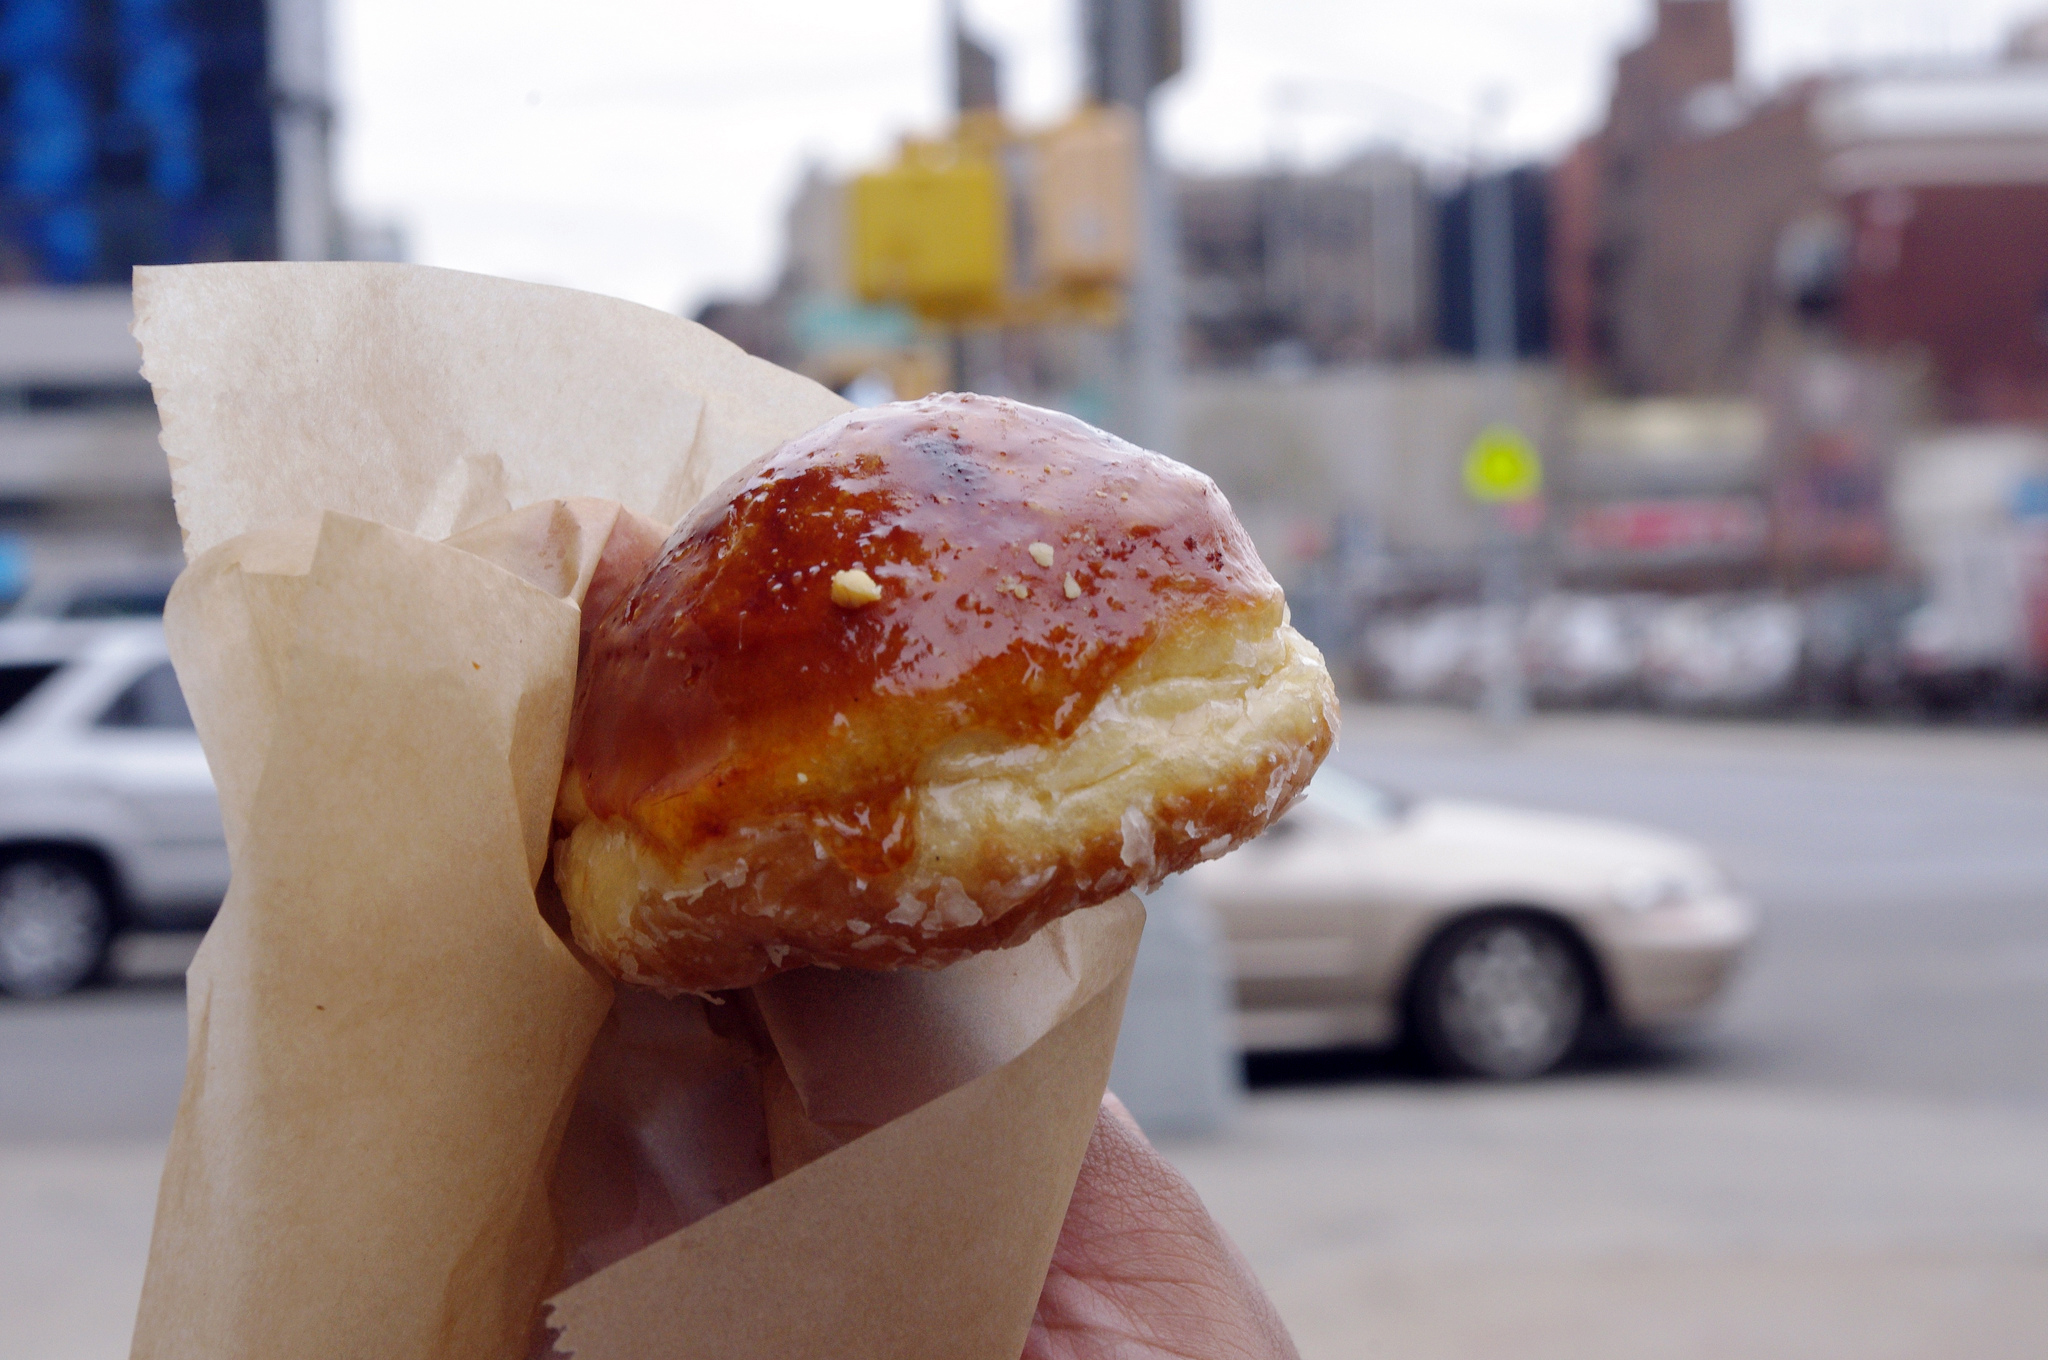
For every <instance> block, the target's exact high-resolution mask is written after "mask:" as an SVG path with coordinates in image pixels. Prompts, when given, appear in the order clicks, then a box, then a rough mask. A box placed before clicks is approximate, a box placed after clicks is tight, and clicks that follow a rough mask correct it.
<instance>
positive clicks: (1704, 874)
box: [1610, 865, 1720, 911]
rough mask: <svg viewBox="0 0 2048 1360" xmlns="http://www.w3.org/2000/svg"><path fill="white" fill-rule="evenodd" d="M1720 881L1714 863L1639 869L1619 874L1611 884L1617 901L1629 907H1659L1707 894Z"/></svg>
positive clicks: (1637, 909)
mask: <svg viewBox="0 0 2048 1360" xmlns="http://www.w3.org/2000/svg"><path fill="white" fill-rule="evenodd" d="M1719 884H1720V875H1719V873H1718V871H1716V870H1715V869H1714V868H1713V867H1712V866H1711V865H1701V866H1698V867H1696V868H1692V869H1689V870H1688V869H1675V868H1671V869H1639V870H1635V871H1633V872H1630V873H1626V874H1623V875H1621V876H1620V877H1618V878H1616V879H1615V880H1614V882H1613V884H1612V886H1611V888H1610V891H1611V892H1612V893H1613V895H1614V900H1615V902H1616V903H1617V904H1619V905H1620V906H1621V907H1623V908H1624V909H1626V910H1628V911H1656V910H1658V909H1660V908H1663V907H1675V906H1679V905H1682V904H1683V903H1686V902H1690V901H1692V900H1693V899H1695V898H1698V897H1704V896H1706V895H1707V894H1709V893H1711V892H1713V891H1714V890H1715V888H1716V887H1718V886H1719Z"/></svg>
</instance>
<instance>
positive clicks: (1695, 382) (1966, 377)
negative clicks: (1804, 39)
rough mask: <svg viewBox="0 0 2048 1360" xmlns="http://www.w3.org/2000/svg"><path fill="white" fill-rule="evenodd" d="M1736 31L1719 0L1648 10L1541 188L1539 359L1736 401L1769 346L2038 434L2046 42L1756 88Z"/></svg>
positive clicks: (2046, 275) (2047, 277)
mask: <svg viewBox="0 0 2048 1360" xmlns="http://www.w3.org/2000/svg"><path fill="white" fill-rule="evenodd" d="M1736 37H1737V34H1736V29H1735V12H1734V10H1733V7H1732V5H1731V2H1730V0H1656V18H1655V25H1654V27H1653V29H1652V32H1651V33H1650V35H1649V37H1648V38H1647V39H1645V40H1644V42H1642V43H1641V44H1640V45H1638V46H1637V47H1635V48H1634V49H1632V50H1630V51H1628V52H1626V53H1624V54H1623V55H1622V57H1621V58H1620V60H1619V62H1618V64H1617V67H1616V72H1615V83H1614V90H1613V95H1612V98H1611V101H1610V104H1609V108H1608V114H1607V120H1606V123H1605V125H1604V126H1603V127H1602V128H1601V129H1600V130H1599V131H1598V132H1597V133H1595V134H1594V135H1593V136H1591V137H1589V138H1587V139H1586V140H1585V141H1583V142H1582V143H1580V144H1579V145H1578V146H1577V147H1576V148H1574V149H1573V151H1572V152H1571V153H1570V154H1569V155H1568V156H1567V157H1566V158H1565V160H1564V161H1563V163H1562V164H1561V165H1560V166H1559V167H1558V169H1557V171H1556V172H1555V173H1554V174H1553V175H1552V177H1551V185H1552V196H1551V241H1552V253H1551V292H1552V298H1553V318H1554V320H1553V324H1554V326H1555V347H1556V349H1557V351H1558V352H1559V354H1560V355H1561V356H1562V357H1563V358H1564V359H1565V360H1566V362H1567V363H1568V364H1569V365H1570V366H1571V367H1572V368H1573V369H1574V370H1575V371H1576V372H1578V373H1579V374H1580V375H1581V376H1582V377H1584V378H1586V379H1589V380H1592V381H1594V382H1595V383H1596V384H1597V385H1599V386H1601V387H1604V388H1606V389H1607V390H1610V391H1612V392H1615V393H1617V394H1619V395H1624V396H1630V395H1715V394H1731V393H1747V392H1753V391H1755V390H1757V384H1758V381H1759V364H1760V361H1761V359H1762V357H1763V355H1764V354H1765V353H1766V352H1767V351H1768V350H1769V349H1770V348H1771V346H1772V342H1773V338H1774V337H1779V338H1784V339H1787V340H1791V341H1795V342H1799V343H1805V344H1807V345H1809V346H1810V345H1811V344H1815V343H1818V344H1822V345H1824V346H1839V347H1842V348H1844V349H1846V350H1847V351H1848V352H1851V353H1856V354H1861V355H1866V356H1871V357H1874V358H1884V359H1903V360H1904V361H1906V362H1907V363H1909V364H1912V365H1917V366H1922V367H1924V368H1925V369H1926V371H1927V373H1928V375H1929V377H1930V379H1931V380H1932V395H1933V397H1934V400H1935V402H1936V404H1937V407H1938V413H1939V414H1940V415H1942V416H1944V417H1946V418H1948V419H1955V420H2010V419H2022V418H2023V419H2042V418H2048V24H2036V25H2032V26H2029V27H2028V28H2025V29H2022V30H2021V32H2020V33H2019V34H2018V35H2017V36H2016V37H2015V39H2014V42H2013V45H2012V47H2011V49H2010V50H2009V52H2008V54H2007V57H2006V59H2005V60H2003V61H2000V62H1993V63H1982V64H1976V65H1971V66H1966V67H1959V66H1956V65H1954V64H1952V63H1951V64H1949V65H1947V66H1946V67H1931V66H1930V67H1926V68H1908V69H1900V70H1888V71H1862V72H1854V71H1852V72H1835V73H1830V74H1826V75H1821V76H1815V77H1812V78H1809V79H1806V80H1803V81H1799V82H1796V83H1793V84H1791V85H1788V86H1787V87H1785V88H1783V89H1780V90H1776V91H1771V92H1759V91H1756V90H1752V89H1748V88H1745V87H1744V86H1743V85H1742V84H1741V83H1740V82H1739V80H1738V79H1737V61H1736ZM1795 347H1796V344H1795Z"/></svg>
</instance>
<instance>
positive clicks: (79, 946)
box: [0, 620, 228, 996]
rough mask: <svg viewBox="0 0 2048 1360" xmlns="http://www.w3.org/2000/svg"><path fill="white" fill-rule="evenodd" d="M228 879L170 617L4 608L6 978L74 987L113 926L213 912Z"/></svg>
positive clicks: (0, 649)
mask: <svg viewBox="0 0 2048 1360" xmlns="http://www.w3.org/2000/svg"><path fill="white" fill-rule="evenodd" d="M227 884H228V852H227V842H226V840H225V838H224V836H223V833H222V830H221V819H220V803H219V800H218V799H217V798H216V797H215V795H214V789H213V778H212V775H211V774H210V773H209V771H208V769H207V765H206V755H205V753H204V752H203V751H201V750H200V747H199V737H198V734H197V733H195V732H194V731H193V730H192V717H191V714H190V713H188V712H187V711H186V708H185V700H184V697H183V695H182V694H181V693H180V692H179V689H178V680H177V676H176V675H174V674H173V673H172V671H171V663H170V660H169V657H168V656H167V655H166V653H165V651H164V638H163V627H162V625H161V623H159V622H157V621H155V620H137V621H133V622H125V621H124V622H117V623H116V622H102V623H78V622H67V621H61V620H49V621H44V620H19V621H14V620H10V621H9V622H7V623H5V624H0V991H5V992H9V993H12V994H15V995H18V996H52V995H55V994H57V993H59V992H64V991H69V990H70V989H71V988H73V987H76V986H78V985H79V984H81V983H83V982H85V981H87V980H89V979H91V978H92V977H93V976H94V975H95V974H97V973H98V972H99V971H100V970H101V969H102V968H103V967H104V965H105V963H106V959H107V952H108V948H109V945H110V943H111V941H112V939H113V937H114V935H115V933H116V932H117V931H123V930H148V929H193V928H197V927H200V926H203V925H205V924H206V922H207V921H208V920H210V919H211V918H212V916H213V913H214V912H215V911H216V910H217V909H218V908H219V906H220V902H221V898H222V897H223V896H225V895H226V892H227Z"/></svg>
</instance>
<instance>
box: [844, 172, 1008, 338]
mask: <svg viewBox="0 0 2048 1360" xmlns="http://www.w3.org/2000/svg"><path fill="white" fill-rule="evenodd" d="M848 209H849V211H848V218H849V224H848V225H849V226H850V228H851V230H850V232H849V233H848V235H849V238H850V240H849V244H850V246H851V248H852V255H853V261H852V263H853V286H854V291H855V292H857V293H858V294H859V295H860V296H861V297H862V298H864V299H866V300H867V301H870V302H900V303H904V304H906V305H908V306H909V307H911V308H913V309H914V310H916V311H918V312H921V313H923V314H925V315H926V316H930V317H934V318H939V319H946V318H958V317H966V316H972V315H977V314H982V313H988V312H993V311H995V310H996V309H997V308H998V307H999V306H1000V305H1001V302H1002V295H1003V284H1004V280H1005V276H1006V275H1007V273H1008V266H1009V257H1010V243H1009V230H1008V221H1007V213H1006V210H1005V195H1004V188H1003V177H1002V172H1001V170H1000V169H999V168H998V167H997V165H996V164H995V163H994V162H993V161H991V160H988V159H985V158H983V157H980V156H974V155H969V154H964V149H963V148H962V147H961V146H959V145H958V144H940V145H937V146H923V147H918V146H912V147H908V148H906V150H905V154H904V158H903V159H902V160H901V161H899V162H898V163H897V164H895V165H892V166H890V167H889V168H887V169H885V170H878V171H874V172H872V173H870V174H865V175H862V176H860V177H858V178H857V179H855V180H854V182H853V191H852V194H851V196H850V202H849V204H848Z"/></svg>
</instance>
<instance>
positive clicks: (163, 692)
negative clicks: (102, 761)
mask: <svg viewBox="0 0 2048 1360" xmlns="http://www.w3.org/2000/svg"><path fill="white" fill-rule="evenodd" d="M100 726H102V727H129V728H162V729H166V730H169V731H184V732H189V731H191V730H192V713H191V710H189V709H188V708H186V707H185V696H184V694H183V693H182V692H181V691H180V690H179V689H178V675H177V672H176V671H173V670H172V669H171V663H170V662H168V661H165V662H163V663H161V664H159V665H156V666H152V667H151V668H150V669H149V670H147V671H144V672H143V673H142V674H141V675H140V676H139V677H137V678H136V680H135V683H134V684H132V685H130V686H128V688H127V689H125V690H123V691H122V692H121V696H120V697H119V698H117V699H115V700H114V702H113V703H111V704H109V705H108V706H107V711H106V712H105V713H102V714H101V715H100Z"/></svg>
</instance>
